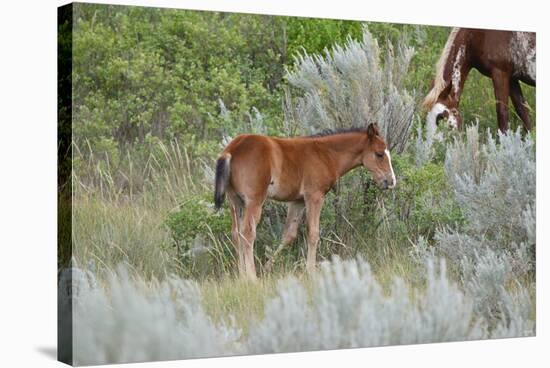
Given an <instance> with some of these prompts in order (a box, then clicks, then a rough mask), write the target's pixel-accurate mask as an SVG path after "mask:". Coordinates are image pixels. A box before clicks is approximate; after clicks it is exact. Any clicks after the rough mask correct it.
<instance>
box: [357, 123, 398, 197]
mask: <svg viewBox="0 0 550 368" xmlns="http://www.w3.org/2000/svg"><path fill="white" fill-rule="evenodd" d="M367 136H368V139H367V146H366V148H365V150H364V151H363V159H362V161H363V166H365V167H366V168H367V170H369V172H370V173H371V175H372V177H373V178H374V181H375V182H376V184H378V186H380V187H381V188H384V189H388V188H393V187H395V184H396V183H397V181H396V180H395V174H394V173H393V167H392V165H391V156H390V151H389V150H388V147H387V145H386V142H385V141H384V138H382V137H381V136H380V133H379V131H378V125H377V124H376V123H374V124H370V125H369V127H368V128H367Z"/></svg>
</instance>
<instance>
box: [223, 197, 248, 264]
mask: <svg viewBox="0 0 550 368" xmlns="http://www.w3.org/2000/svg"><path fill="white" fill-rule="evenodd" d="M227 197H228V199H229V209H230V211H231V240H232V241H233V247H235V251H236V252H237V258H238V260H237V261H238V264H237V265H238V270H239V273H241V274H244V272H245V269H244V258H243V252H241V226H242V224H241V223H242V215H243V205H244V204H243V203H242V200H241V199H240V198H239V197H238V196H237V195H236V194H235V193H233V192H229V191H228V192H227Z"/></svg>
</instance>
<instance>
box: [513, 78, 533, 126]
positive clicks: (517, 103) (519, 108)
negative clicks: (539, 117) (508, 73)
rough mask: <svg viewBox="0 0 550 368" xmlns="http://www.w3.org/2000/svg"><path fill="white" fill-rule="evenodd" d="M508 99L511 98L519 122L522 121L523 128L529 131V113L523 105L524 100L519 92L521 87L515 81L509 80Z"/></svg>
mask: <svg viewBox="0 0 550 368" xmlns="http://www.w3.org/2000/svg"><path fill="white" fill-rule="evenodd" d="M510 97H511V98H512V103H513V104H514V108H515V109H516V112H517V113H518V115H519V117H520V118H521V121H523V126H524V127H525V129H527V130H528V131H530V130H531V121H530V120H529V112H528V111H527V107H526V104H525V99H524V98H523V93H522V92H521V86H520V85H519V81H518V80H517V79H511V80H510Z"/></svg>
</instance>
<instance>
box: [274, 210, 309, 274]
mask: <svg viewBox="0 0 550 368" xmlns="http://www.w3.org/2000/svg"><path fill="white" fill-rule="evenodd" d="M303 215H304V202H303V201H295V202H290V203H289V204H288V214H287V216H286V223H285V227H284V231H283V240H282V242H281V244H279V246H278V247H277V249H276V250H275V252H274V253H273V255H272V256H271V258H270V259H269V260H268V261H267V263H266V264H265V271H266V272H270V271H271V269H272V268H273V264H274V263H275V258H277V256H278V255H279V253H281V251H282V250H283V248H285V247H286V246H288V245H290V244H292V243H293V242H294V240H295V239H296V236H297V235H298V228H299V227H300V223H301V222H302V217H303Z"/></svg>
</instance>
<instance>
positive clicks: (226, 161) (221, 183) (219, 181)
mask: <svg viewBox="0 0 550 368" xmlns="http://www.w3.org/2000/svg"><path fill="white" fill-rule="evenodd" d="M230 162H231V155H230V154H229V153H226V154H224V155H222V156H221V157H220V158H219V159H218V161H216V184H215V185H216V187H215V191H214V205H215V206H216V209H217V210H219V209H220V208H221V207H222V204H223V200H224V199H225V190H226V189H227V184H228V183H229V174H230V169H231V167H230Z"/></svg>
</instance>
